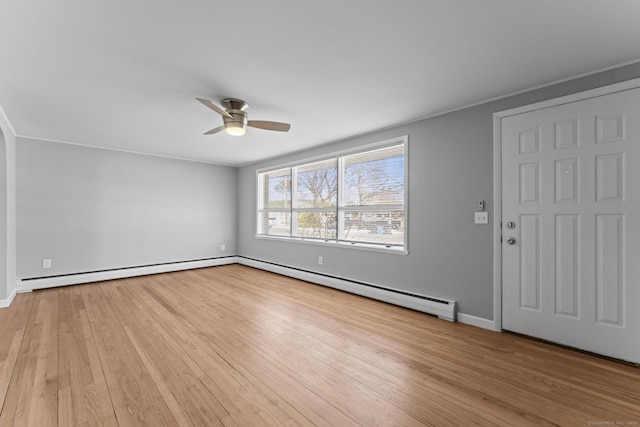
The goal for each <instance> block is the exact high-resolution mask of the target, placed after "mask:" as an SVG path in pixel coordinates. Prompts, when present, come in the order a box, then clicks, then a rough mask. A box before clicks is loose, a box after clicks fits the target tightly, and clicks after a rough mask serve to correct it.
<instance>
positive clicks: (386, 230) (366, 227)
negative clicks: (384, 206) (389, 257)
mask: <svg viewBox="0 0 640 427" xmlns="http://www.w3.org/2000/svg"><path fill="white" fill-rule="evenodd" d="M340 220H341V224H342V229H341V232H340V240H343V241H350V242H361V243H375V244H382V245H392V246H402V245H403V244H404V226H405V221H404V212H402V211H391V212H389V211H358V210H349V211H346V212H345V211H341V212H340Z"/></svg>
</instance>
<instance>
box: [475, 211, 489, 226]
mask: <svg viewBox="0 0 640 427" xmlns="http://www.w3.org/2000/svg"><path fill="white" fill-rule="evenodd" d="M474 222H475V223H476V224H489V212H474Z"/></svg>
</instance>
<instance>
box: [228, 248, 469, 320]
mask: <svg viewBox="0 0 640 427" xmlns="http://www.w3.org/2000/svg"><path fill="white" fill-rule="evenodd" d="M238 264H242V265H246V266H248V267H254V268H258V269H260V270H265V271H270V272H272V273H277V274H281V275H283V276H288V277H293V278H295V279H300V280H304V281H307V282H311V283H315V284H319V285H323V286H327V287H330V288H334V289H339V290H341V291H345V292H349V293H351V294H356V295H360V296H363V297H367V298H371V299H375V300H378V301H384V302H388V303H390V304H394V305H397V306H400V307H405V308H410V309H412V310H417V311H421V312H423V313H428V314H432V315H434V316H438V318H440V319H444V320H448V321H455V319H456V306H457V304H456V301H454V300H448V299H445V298H437V299H439V300H442V301H446V302H447V303H448V304H442V303H436V302H433V301H429V300H424V299H420V298H418V297H414V296H410V295H405V294H402V293H397V292H393V290H391V289H390V290H385V289H380V288H377V287H368V286H366V284H358V283H354V282H352V281H349V280H347V279H341V278H338V277H329V276H325V275H323V274H316V273H313V272H309V271H303V270H298V269H296V268H290V267H286V266H281V265H276V264H271V263H268V262H262V261H258V260H253V259H248V258H243V257H238ZM373 286H377V285H373Z"/></svg>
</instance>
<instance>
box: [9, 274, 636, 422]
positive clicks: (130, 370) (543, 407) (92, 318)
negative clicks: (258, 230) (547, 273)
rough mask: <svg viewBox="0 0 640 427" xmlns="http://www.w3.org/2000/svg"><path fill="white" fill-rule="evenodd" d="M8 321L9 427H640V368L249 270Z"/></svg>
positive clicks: (150, 279)
mask: <svg viewBox="0 0 640 427" xmlns="http://www.w3.org/2000/svg"><path fill="white" fill-rule="evenodd" d="M14 308H17V309H15V310H14ZM6 313H11V314H6ZM0 321H1V323H0V345H1V347H0V397H2V396H3V393H4V398H3V401H2V410H1V412H0V426H9V425H25V426H26V425H38V426H40V425H59V426H69V425H73V426H89V425H112V426H114V425H119V426H129V425H131V426H133V425H153V426H156V425H158V426H160V425H181V426H182V425H207V426H210V425H223V426H254V425H259V426H263V425H274V426H276V425H277V426H280V425H305V426H307V425H308V426H312V425H316V426H358V425H359V426H367V427H368V426H387V425H407V426H413V425H415V426H417V425H432V426H447V425H452V426H455V425H483V426H514V425H517V426H540V425H543V426H544V425H548V426H551V425H563V426H564V425H569V426H571V425H580V426H584V425H589V424H591V425H604V424H603V423H612V422H613V424H608V425H627V426H629V425H638V424H639V423H640V387H638V384H640V369H638V367H634V366H629V365H626V364H622V363H618V362H615V361H611V360H607V359H602V358H598V357H594V356H592V355H589V354H585V353H581V352H577V351H573V350H570V349H566V348H562V347H559V346H554V345H550V344H547V343H543V342H539V341H535V340H532V339H527V338H525V337H521V336H518V335H514V334H510V333H495V332H491V331H487V330H483V329H479V328H475V327H472V326H468V325H463V324H459V323H453V322H446V321H442V320H439V319H437V318H434V317H432V316H428V315H425V314H424V313H419V312H415V311H411V310H407V309H404V308H401V307H396V306H392V305H389V304H385V303H381V302H377V301H372V300H368V299H365V298H361V297H358V296H355V295H351V294H347V293H344V292H340V291H336V290H334V289H330V288H325V287H322V286H317V285H311V284H308V283H306V282H302V281H299V280H295V279H291V278H287V277H283V276H279V275H276V274H272V273H267V272H264V271H260V270H256V269H252V268H248V267H244V266H240V265H229V266H221V267H214V268H204V269H198V270H191V271H183V272H175V273H166V274H160V275H154V276H142V277H136V278H130V279H123V280H114V281H109V282H102V283H95V284H90V285H80V286H72V287H66V288H58V289H50V290H46V291H37V292H33V293H32V294H23V295H18V296H17V297H16V300H15V301H14V306H12V307H11V308H9V309H5V310H0ZM598 423H600V424H598ZM634 423H635V424H634Z"/></svg>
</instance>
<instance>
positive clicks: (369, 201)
mask: <svg viewBox="0 0 640 427" xmlns="http://www.w3.org/2000/svg"><path fill="white" fill-rule="evenodd" d="M400 141H402V142H400ZM405 150H406V137H404V138H402V139H401V140H400V139H399V140H396V141H395V144H392V145H388V144H387V145H385V146H381V147H377V148H374V149H369V150H366V151H361V152H353V153H348V154H344V155H337V156H335V157H331V158H325V159H323V160H320V161H314V162H309V163H303V164H299V165H296V166H293V167H290V168H280V169H277V170H270V171H264V172H259V173H258V186H259V189H258V190H259V191H258V233H257V234H258V236H274V237H289V238H291V239H301V240H302V239H303V240H305V241H307V240H312V241H314V240H315V241H318V240H320V241H323V242H329V243H337V244H340V243H342V244H348V245H353V246H356V247H358V246H363V245H364V246H373V247H381V248H389V249H405V246H406V193H405V188H406V176H407V172H406V156H405ZM265 196H266V197H265ZM287 213H288V214H289V215H287Z"/></svg>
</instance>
